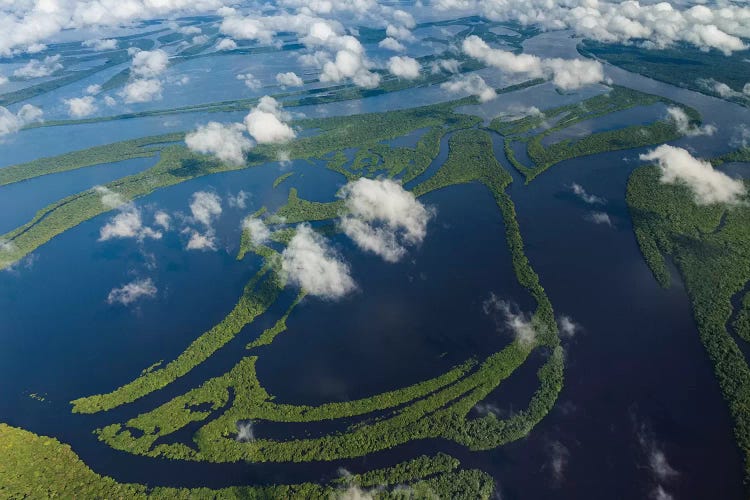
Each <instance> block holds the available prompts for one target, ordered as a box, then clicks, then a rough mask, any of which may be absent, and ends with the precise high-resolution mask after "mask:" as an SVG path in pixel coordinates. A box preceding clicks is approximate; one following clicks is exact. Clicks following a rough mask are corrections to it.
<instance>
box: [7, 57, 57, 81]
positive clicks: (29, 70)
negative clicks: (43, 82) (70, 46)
mask: <svg viewBox="0 0 750 500" xmlns="http://www.w3.org/2000/svg"><path fill="white" fill-rule="evenodd" d="M62 68H63V65H62V63H60V55H59V54H58V55H54V56H47V57H45V58H44V60H43V61H40V60H39V59H32V60H30V61H29V62H27V63H26V64H24V65H23V66H21V67H20V68H18V69H17V70H15V71H14V72H13V76H15V77H16V78H41V77H43V76H49V75H51V74H52V73H55V72H56V71H60V70H61V69H62Z"/></svg>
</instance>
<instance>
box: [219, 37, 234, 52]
mask: <svg viewBox="0 0 750 500" xmlns="http://www.w3.org/2000/svg"><path fill="white" fill-rule="evenodd" d="M236 48H237V42H235V41H234V40H232V39H231V38H222V39H221V40H219V43H217V44H216V50H234V49H236Z"/></svg>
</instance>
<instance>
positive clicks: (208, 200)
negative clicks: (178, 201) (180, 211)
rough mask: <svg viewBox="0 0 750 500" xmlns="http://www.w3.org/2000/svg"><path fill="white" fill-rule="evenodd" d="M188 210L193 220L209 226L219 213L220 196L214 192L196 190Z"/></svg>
mask: <svg viewBox="0 0 750 500" xmlns="http://www.w3.org/2000/svg"><path fill="white" fill-rule="evenodd" d="M190 212H191V213H192V214H193V219H194V220H195V221H197V222H200V223H201V224H203V225H204V226H207V227H209V226H211V224H212V223H213V221H214V219H216V218H217V217H219V216H220V215H221V212H222V210H221V198H219V196H218V195H216V194H215V193H209V192H208V191H197V192H195V193H193V196H192V200H191V201H190Z"/></svg>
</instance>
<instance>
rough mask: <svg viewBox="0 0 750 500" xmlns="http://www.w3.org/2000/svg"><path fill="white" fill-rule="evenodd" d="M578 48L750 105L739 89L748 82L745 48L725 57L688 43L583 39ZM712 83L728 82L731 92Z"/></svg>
mask: <svg viewBox="0 0 750 500" xmlns="http://www.w3.org/2000/svg"><path fill="white" fill-rule="evenodd" d="M578 51H579V52H580V53H581V54H583V55H585V56H587V57H594V58H598V59H603V60H605V61H607V62H608V63H610V64H613V65H615V66H619V67H621V68H623V69H625V70H627V71H631V72H633V73H638V74H641V75H644V76H647V77H649V78H653V79H654V80H659V81H662V82H666V83H669V84H670V85H674V86H675V87H683V88H688V89H690V90H694V91H697V92H703V93H704V94H708V95H713V96H716V97H721V98H723V99H727V100H730V101H733V102H737V103H739V104H743V105H745V106H747V105H750V98H748V96H747V95H744V94H743V92H742V90H743V88H744V86H745V84H746V83H747V82H748V81H750V68H748V67H747V64H746V63H745V60H746V59H748V57H750V51H748V50H740V51H735V52H733V53H732V55H730V56H726V55H724V54H722V53H721V52H720V51H718V50H716V49H711V50H703V49H700V48H698V47H696V46H694V45H691V44H688V43H677V44H675V45H674V46H671V47H667V48H664V49H654V48H652V47H641V46H639V45H637V44H633V45H620V44H611V43H600V42H595V41H592V40H584V41H583V42H581V44H579V46H578ZM716 82H721V83H724V84H726V85H728V86H729V88H730V89H731V90H732V91H734V92H733V93H732V94H731V95H727V94H726V93H725V94H724V95H721V94H720V93H719V92H718V91H717V90H716V89H715V88H714V86H713V85H714V84H715V83H716Z"/></svg>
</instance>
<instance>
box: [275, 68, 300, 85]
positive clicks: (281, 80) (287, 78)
mask: <svg viewBox="0 0 750 500" xmlns="http://www.w3.org/2000/svg"><path fill="white" fill-rule="evenodd" d="M276 82H277V83H278V84H279V85H281V86H282V87H301V86H302V85H304V84H305V82H303V81H302V78H300V77H299V76H297V74H296V73H294V72H293V71H289V72H287V73H278V74H277V75H276Z"/></svg>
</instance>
